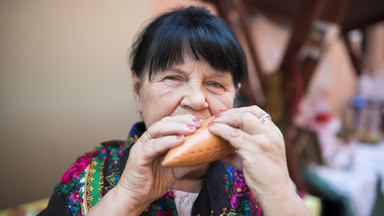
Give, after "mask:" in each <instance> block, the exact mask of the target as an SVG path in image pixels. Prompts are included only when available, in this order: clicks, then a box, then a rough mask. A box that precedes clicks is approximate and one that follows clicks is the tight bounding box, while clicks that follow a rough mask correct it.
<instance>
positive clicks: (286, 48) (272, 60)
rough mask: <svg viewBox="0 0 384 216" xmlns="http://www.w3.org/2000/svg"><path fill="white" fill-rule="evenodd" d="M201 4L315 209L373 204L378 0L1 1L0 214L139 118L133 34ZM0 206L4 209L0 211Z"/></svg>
mask: <svg viewBox="0 0 384 216" xmlns="http://www.w3.org/2000/svg"><path fill="white" fill-rule="evenodd" d="M187 5H203V6H206V7H208V8H209V9H210V10H211V11H212V12H213V13H215V14H218V15H219V16H221V17H222V18H223V19H224V20H225V21H226V22H227V23H228V24H229V26H230V27H231V28H232V29H233V30H234V32H235V33H236V34H237V36H238V38H239V39H240V41H241V43H242V45H243V47H244V49H245V51H246V54H247V59H248V63H249V77H248V79H247V80H245V81H244V83H243V88H242V90H241V93H240V98H239V100H238V106H243V105H252V104H256V105H258V106H261V107H262V108H264V109H266V110H267V112H269V113H270V114H271V116H272V119H273V121H274V122H275V123H276V124H278V125H279V127H280V128H281V130H282V131H283V133H284V135H285V139H286V149H287V158H288V166H289V171H290V175H291V177H292V179H293V180H294V181H295V183H296V185H297V188H298V191H299V193H300V194H301V195H302V197H303V199H304V200H305V202H306V204H307V205H308V206H309V207H310V209H311V211H312V212H313V214H314V215H363V216H364V215H384V141H383V132H384V122H383V120H384V2H383V1H382V0H313V1H306V0H291V1H283V0H206V1H202V0H140V1H133V0H125V1H121V0H117V1H113V3H111V2H107V1H99V0H92V1H90V0H83V1H71V0H69V1H48V0H35V1H26V0H17V1H14V0H2V1H0V215H35V214H37V212H38V211H39V209H41V208H43V207H44V206H45V205H46V204H47V198H49V196H50V195H51V193H52V190H53V188H54V186H55V185H56V184H57V183H58V182H59V180H60V178H61V175H62V173H63V172H64V171H65V170H66V169H67V168H68V167H69V166H70V164H71V163H72V162H73V161H74V160H75V159H76V157H78V156H79V155H81V154H82V153H83V152H85V151H87V150H89V149H91V148H92V147H94V146H95V145H97V144H98V143H100V142H103V141H108V140H112V139H119V140H124V139H126V137H127V136H128V132H129V129H130V127H131V125H132V124H133V123H134V122H136V121H139V120H140V116H139V115H138V113H137V112H136V108H135V102H134V99H133V96H132V91H131V88H132V87H131V80H130V71H129V65H128V61H127V58H128V56H127V51H128V50H129V48H130V46H131V43H132V41H133V38H134V37H135V35H136V34H137V33H138V31H139V30H140V29H141V28H142V27H143V26H144V25H145V24H146V23H148V22H149V20H150V19H151V18H153V17H155V16H157V15H159V14H160V13H163V12H165V11H168V10H170V9H172V8H174V7H180V6H187ZM1 210H3V211H1Z"/></svg>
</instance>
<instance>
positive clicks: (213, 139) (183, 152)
mask: <svg viewBox="0 0 384 216" xmlns="http://www.w3.org/2000/svg"><path fill="white" fill-rule="evenodd" d="M212 121H213V117H210V118H207V119H205V120H204V121H203V123H202V124H201V126H200V127H199V128H197V129H196V131H195V132H194V133H193V134H190V135H188V136H186V137H185V140H184V142H183V143H182V144H181V145H179V146H177V147H175V148H172V149H171V150H169V151H168V153H167V154H166V155H165V157H164V159H163V161H162V165H163V166H166V167H182V166H195V165H200V164H206V163H210V162H213V161H216V160H218V159H220V158H222V157H225V156H227V155H229V154H231V153H232V152H233V151H234V148H233V147H232V146H231V145H230V144H229V143H228V142H227V141H226V140H224V139H222V138H221V137H218V136H216V135H214V134H212V133H211V132H210V131H209V129H208V124H209V123H211V122H212Z"/></svg>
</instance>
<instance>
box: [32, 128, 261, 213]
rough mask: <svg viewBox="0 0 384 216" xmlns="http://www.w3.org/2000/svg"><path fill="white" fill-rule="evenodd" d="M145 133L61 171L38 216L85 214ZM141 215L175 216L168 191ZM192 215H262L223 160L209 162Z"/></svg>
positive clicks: (98, 148)
mask: <svg viewBox="0 0 384 216" xmlns="http://www.w3.org/2000/svg"><path fill="white" fill-rule="evenodd" d="M144 131H145V126H144V123H142V122H141V123H136V124H135V125H134V126H133V127H132V130H131V132H130V135H129V137H128V140H127V141H126V142H123V141H110V142H104V143H102V144H100V145H98V146H96V147H95V148H94V149H93V150H91V151H89V152H87V153H86V154H84V155H83V156H81V157H79V158H78V159H77V160H76V161H75V162H74V164H73V165H72V166H71V167H70V168H69V169H68V170H67V171H66V172H64V174H63V176H62V178H61V181H60V183H59V184H58V185H57V186H56V187H55V189H54V192H53V194H52V196H51V198H50V201H49V204H48V206H47V208H46V209H45V210H43V211H42V212H41V213H40V214H39V215H85V214H87V212H88V211H89V210H90V209H91V208H92V207H93V206H95V205H96V203H97V202H98V201H99V200H100V199H101V198H102V197H103V196H104V195H105V194H106V193H107V192H108V191H109V190H110V189H111V188H113V187H114V186H115V185H116V184H117V182H118V181H119V178H120V176H121V173H122V172H123V170H124V168H125V164H126V161H127V159H128V155H129V151H130V149H131V147H132V145H133V144H134V143H135V142H136V140H137V139H138V137H140V136H141V134H142V133H143V132H144ZM141 215H158V216H160V215H178V214H177V210H176V205H175V200H174V195H173V194H172V192H171V191H169V192H167V193H166V194H164V196H162V197H160V198H159V199H158V200H155V201H154V202H152V203H151V204H150V205H149V206H148V207H147V209H146V210H145V211H144V212H143V213H142V214H141ZM192 215H224V216H225V215H257V216H260V215H263V213H262V210H261V207H260V205H259V204H258V203H257V202H256V201H255V199H254V198H253V196H252V194H251V192H250V191H249V189H248V187H247V185H246V184H245V180H244V176H243V174H242V173H241V172H240V171H238V170H236V169H234V168H232V167H231V166H229V165H227V164H225V163H224V162H222V161H216V162H213V163H211V165H210V166H209V168H208V171H207V174H206V177H205V184H204V186H203V188H202V189H201V191H200V193H199V196H198V197H197V199H196V201H195V203H194V205H193V209H192Z"/></svg>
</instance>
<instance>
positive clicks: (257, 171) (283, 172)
mask: <svg viewBox="0 0 384 216" xmlns="http://www.w3.org/2000/svg"><path fill="white" fill-rule="evenodd" d="M265 114H266V112H265V111H263V110H262V109H261V108H259V107H257V106H250V107H242V108H236V109H230V110H227V111H225V112H222V113H220V114H219V115H217V116H215V118H214V124H213V125H211V126H210V127H209V128H210V130H211V132H212V133H214V134H216V135H218V136H220V137H222V138H223V139H225V140H228V141H229V142H230V144H231V145H232V146H233V147H234V148H235V149H236V152H235V153H234V154H232V155H230V156H228V157H226V158H223V160H224V161H225V162H227V163H228V164H230V165H232V166H234V167H235V168H237V169H239V170H242V171H243V173H244V177H245V180H246V182H247V185H248V187H249V188H250V190H251V192H252V194H253V196H254V197H255V198H256V199H258V200H259V201H263V200H266V199H267V200H268V199H269V196H271V195H276V194H280V193H282V192H283V191H284V190H285V189H287V188H289V189H290V190H292V186H293V184H292V181H291V179H290V177H289V174H288V168H287V162H286V156H285V155H286V154H285V145H284V138H283V136H282V134H281V132H280V130H279V128H278V127H277V126H276V125H275V124H274V123H273V122H272V121H271V120H270V119H267V120H265V121H263V122H261V121H260V120H259V119H260V118H261V117H263V116H264V115H265Z"/></svg>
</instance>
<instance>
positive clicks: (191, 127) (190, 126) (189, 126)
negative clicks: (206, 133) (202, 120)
mask: <svg viewBox="0 0 384 216" xmlns="http://www.w3.org/2000/svg"><path fill="white" fill-rule="evenodd" d="M187 127H188V128H189V129H191V130H195V128H196V126H195V125H190V124H189V125H187Z"/></svg>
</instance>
